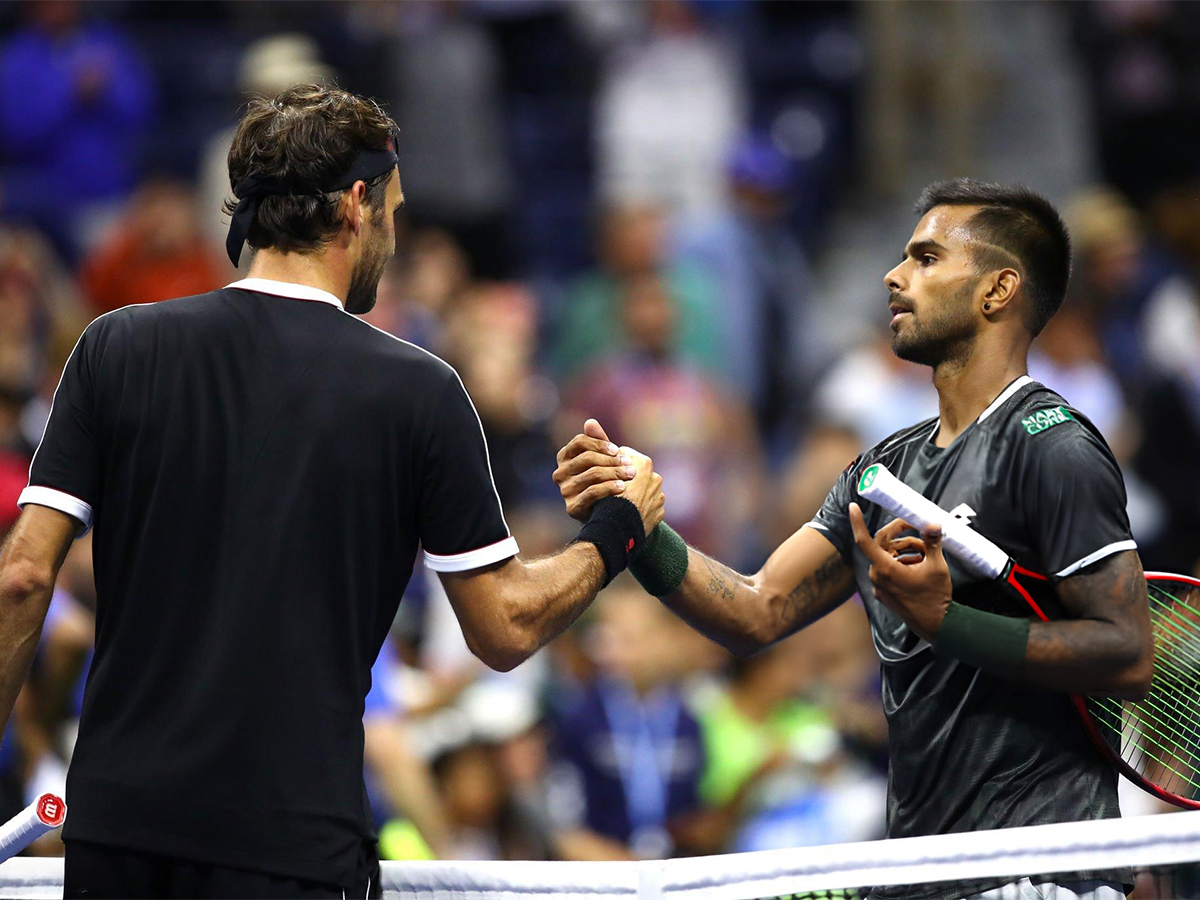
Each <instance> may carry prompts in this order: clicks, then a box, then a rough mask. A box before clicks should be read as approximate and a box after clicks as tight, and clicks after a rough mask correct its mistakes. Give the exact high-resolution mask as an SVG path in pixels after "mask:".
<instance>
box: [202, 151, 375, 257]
mask: <svg viewBox="0 0 1200 900" xmlns="http://www.w3.org/2000/svg"><path fill="white" fill-rule="evenodd" d="M395 166H396V145H395V143H394V141H392V140H391V139H389V140H388V143H387V149H385V150H363V151H362V152H360V153H359V154H358V156H356V157H355V158H354V162H352V163H351V164H350V168H348V169H347V170H346V171H345V172H344V173H343V174H342V175H341V176H340V177H339V178H338V179H337V180H336V181H334V182H333V183H332V184H330V185H329V186H328V187H324V188H321V189H320V190H298V189H297V188H296V187H295V185H290V184H287V183H285V182H283V181H280V180H279V179H277V178H267V177H264V176H262V175H259V174H258V173H252V174H250V175H248V176H247V177H246V178H245V179H244V180H242V181H240V182H238V185H237V187H235V188H234V189H233V194H234V196H235V197H237V198H238V205H237V209H235V210H234V211H233V220H232V221H231V222H230V223H229V237H228V238H226V239H225V251H226V252H227V253H228V254H229V258H230V259H231V260H232V261H233V264H234V265H235V266H236V265H237V264H238V260H239V259H241V257H242V244H244V243H245V241H246V237H247V236H248V235H249V234H250V226H251V225H253V224H254V216H255V214H256V213H257V212H258V202H259V201H260V200H261V199H262V198H263V197H271V196H279V195H291V196H296V197H313V196H317V195H319V194H329V193H333V192H334V191H344V190H347V189H348V188H351V187H353V186H354V183H355V182H356V181H371V180H372V179H373V178H378V177H379V176H380V175H382V174H384V173H385V172H387V171H388V170H389V169H393V168H395Z"/></svg>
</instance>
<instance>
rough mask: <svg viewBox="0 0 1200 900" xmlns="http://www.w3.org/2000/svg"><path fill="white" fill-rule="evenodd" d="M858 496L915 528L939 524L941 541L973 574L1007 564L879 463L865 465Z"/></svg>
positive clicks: (987, 574) (990, 574)
mask: <svg viewBox="0 0 1200 900" xmlns="http://www.w3.org/2000/svg"><path fill="white" fill-rule="evenodd" d="M858 493H859V496H861V497H865V498H866V499H867V500H870V501H871V502H872V503H877V504H879V505H880V506H882V507H883V508H884V509H886V510H887V511H888V512H890V513H891V514H892V515H893V516H896V517H897V518H899V519H904V521H906V522H908V523H909V524H911V525H914V526H915V527H917V528H924V527H925V526H926V525H940V526H942V544H943V545H944V546H945V547H946V548H947V549H948V550H949V551H950V552H951V553H953V554H954V557H955V559H957V560H958V561H959V562H961V563H962V564H963V565H965V566H966V567H967V568H968V569H970V570H971V572H972V573H974V574H975V575H979V576H981V577H983V578H995V577H996V576H998V575H999V574H1000V573H1002V572H1003V571H1004V569H1005V567H1006V566H1007V565H1008V554H1007V553H1005V552H1004V551H1003V550H1001V549H1000V548H999V547H997V546H996V545H995V544H993V543H992V542H991V541H989V540H988V539H987V538H985V537H984V536H983V535H982V534H980V533H979V532H978V531H974V530H972V529H971V527H970V526H969V525H967V523H966V522H963V521H962V520H961V519H956V518H954V517H953V516H952V515H950V513H948V512H946V511H945V510H944V509H942V508H941V507H940V506H938V505H937V504H936V503H934V502H933V501H932V500H930V499H929V498H928V497H923V496H922V495H921V494H920V493H919V492H917V491H915V490H913V489H912V488H910V487H909V486H908V485H907V484H905V483H904V482H903V481H901V480H900V479H899V478H897V477H896V476H895V475H893V474H892V473H891V472H889V471H888V468H887V466H885V465H883V463H875V464H874V465H872V466H868V467H867V469H866V470H865V471H864V472H863V474H862V477H861V478H860V479H859V481H858Z"/></svg>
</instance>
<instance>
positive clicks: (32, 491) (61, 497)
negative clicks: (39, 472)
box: [17, 484, 92, 538]
mask: <svg viewBox="0 0 1200 900" xmlns="http://www.w3.org/2000/svg"><path fill="white" fill-rule="evenodd" d="M27 503H32V504H34V505H35V506H48V507H49V508H50V509H57V510H58V511H59V512H63V513H66V514H67V515H68V516H70V517H71V518H73V519H78V520H79V527H78V528H76V529H75V537H77V538H81V537H83V536H84V535H85V534H87V533H88V532H89V531H91V530H92V507H91V505H90V504H88V503H85V502H84V501H82V500H80V499H79V498H78V497H72V496H71V495H70V494H66V493H63V492H62V491H56V490H55V489H54V488H48V487H41V486H38V485H32V484H31V485H30V486H29V487H27V488H25V490H23V491H21V496H20V497H18V498H17V506H19V507H20V508H21V509H24V508H25V504H27Z"/></svg>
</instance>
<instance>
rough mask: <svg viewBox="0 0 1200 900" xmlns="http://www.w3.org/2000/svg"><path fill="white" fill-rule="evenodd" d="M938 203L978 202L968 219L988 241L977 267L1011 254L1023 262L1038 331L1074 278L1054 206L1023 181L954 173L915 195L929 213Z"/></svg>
mask: <svg viewBox="0 0 1200 900" xmlns="http://www.w3.org/2000/svg"><path fill="white" fill-rule="evenodd" d="M935 206H978V207H980V209H979V211H978V212H976V213H975V214H974V215H973V216H971V218H970V219H969V220H968V221H967V227H968V228H971V229H973V230H974V231H975V232H976V234H978V235H979V236H980V237H981V238H982V239H983V241H984V242H985V243H986V244H990V245H992V246H993V247H996V248H999V249H1000V250H1001V251H1002V252H1001V254H1000V255H996V254H995V253H994V252H993V251H991V250H989V249H988V248H987V247H986V246H985V247H980V248H978V249H977V251H976V255H975V264H976V267H977V268H978V269H980V270H981V271H982V270H987V269H992V268H1001V267H1003V266H1005V265H1007V264H1008V260H1006V259H1004V258H1003V254H1004V253H1008V254H1011V255H1012V257H1014V258H1015V259H1016V260H1017V261H1018V262H1019V263H1020V266H1021V270H1022V271H1021V275H1022V277H1023V278H1024V279H1025V288H1026V290H1028V291H1029V298H1030V300H1031V301H1032V302H1031V303H1030V304H1028V315H1027V317H1026V319H1027V321H1026V324H1027V325H1028V328H1029V331H1030V332H1031V333H1032V334H1034V335H1037V334H1038V333H1039V332H1041V330H1042V329H1043V328H1045V327H1046V323H1047V322H1049V321H1050V318H1051V317H1052V316H1053V315H1054V314H1055V313H1056V312H1058V309H1059V307H1060V306H1062V302H1063V297H1064V296H1065V295H1066V293H1067V282H1068V281H1069V280H1070V278H1071V238H1070V236H1069V235H1068V234H1067V227H1066V226H1065V225H1064V224H1063V221H1062V218H1061V217H1060V216H1059V214H1058V210H1056V209H1055V208H1054V205H1053V204H1052V203H1051V202H1050V201H1049V200H1047V199H1046V198H1045V197H1043V196H1041V195H1040V194H1036V193H1034V192H1033V191H1031V190H1030V189H1029V188H1027V187H1025V186H1023V185H1019V184H1017V185H1002V184H989V183H987V182H983V181H974V180H973V179H970V178H956V179H954V180H952V181H939V182H936V183H934V184H931V185H929V186H928V187H927V188H925V190H924V191H922V192H921V196H920V198H919V199H918V200H917V204H916V212H917V214H918V215H922V216H923V215H925V213H927V212H929V210H931V209H933V208H934V207H935Z"/></svg>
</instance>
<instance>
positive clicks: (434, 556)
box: [425, 537, 520, 572]
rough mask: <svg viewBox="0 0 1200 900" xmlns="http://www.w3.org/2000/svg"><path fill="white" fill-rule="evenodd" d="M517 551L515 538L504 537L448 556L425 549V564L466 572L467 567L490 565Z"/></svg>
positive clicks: (436, 567) (433, 567) (443, 569)
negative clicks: (483, 545) (484, 545)
mask: <svg viewBox="0 0 1200 900" xmlns="http://www.w3.org/2000/svg"><path fill="white" fill-rule="evenodd" d="M519 552H520V551H519V550H518V548H517V539H516V538H514V537H506V538H505V539H504V540H502V541H497V542H496V543H494V544H488V545H487V546H486V547H480V548H478V549H477V550H468V551H467V552H466V553H452V554H450V555H449V556H442V555H441V554H438V553H430V552H429V551H428V550H426V551H425V565H426V566H428V567H429V568H431V569H433V571H435V572H466V571H468V570H469V569H479V568H482V567H483V566H490V565H491V564H492V563H495V562H500V561H501V560H504V559H508V558H509V557H511V556H516V555H517V553H519Z"/></svg>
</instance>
